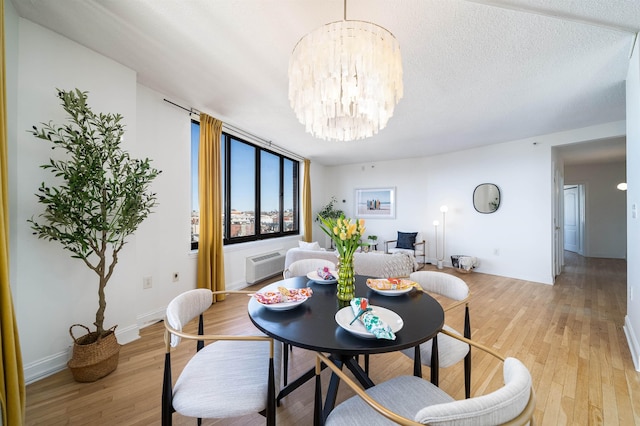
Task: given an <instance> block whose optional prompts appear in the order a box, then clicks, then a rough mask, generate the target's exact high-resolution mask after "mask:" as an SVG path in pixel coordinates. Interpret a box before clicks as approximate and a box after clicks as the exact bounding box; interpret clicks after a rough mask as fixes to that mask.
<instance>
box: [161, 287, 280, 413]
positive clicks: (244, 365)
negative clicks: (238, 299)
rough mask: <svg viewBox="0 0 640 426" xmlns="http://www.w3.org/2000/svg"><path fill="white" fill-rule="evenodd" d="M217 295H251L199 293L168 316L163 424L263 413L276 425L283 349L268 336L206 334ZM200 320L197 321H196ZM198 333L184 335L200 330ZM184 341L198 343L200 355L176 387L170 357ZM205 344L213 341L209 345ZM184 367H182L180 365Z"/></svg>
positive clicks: (189, 294)
mask: <svg viewBox="0 0 640 426" xmlns="http://www.w3.org/2000/svg"><path fill="white" fill-rule="evenodd" d="M215 294H226V295H233V294H241V295H243V297H244V298H245V299H246V294H251V293H250V292H247V291H211V290H208V289H195V290H189V291H186V292H184V293H182V294H180V295H178V296H177V297H175V298H174V299H173V300H172V301H171V302H170V303H169V305H168V306H167V311H166V316H165V321H164V324H165V334H164V340H165V347H166V351H165V361H164V378H163V384H162V425H163V426H167V425H171V423H172V417H173V416H172V414H173V412H178V413H180V414H182V415H184V416H187V417H196V418H198V424H200V423H201V419H203V418H207V419H208V418H228V417H239V416H244V415H246V414H251V413H260V414H262V415H264V416H265V417H266V424H267V425H270V426H271V425H275V424H276V393H277V391H278V389H279V386H280V380H279V379H280V364H281V345H279V344H274V341H273V339H272V338H270V337H267V336H265V335H259V334H257V335H251V336H249V335H225V334H204V321H203V313H204V312H205V311H206V310H208V309H210V308H211V309H215V306H216V305H219V304H222V303H224V302H216V304H214V305H213V307H212V301H213V297H214V295H215ZM196 318H198V320H197V321H193V320H194V319H196ZM196 322H197V332H189V331H185V329H184V328H185V326H187V325H188V324H189V330H190V329H192V328H195V325H196V324H191V323H196ZM182 340H191V341H196V342H197V344H196V348H197V350H196V352H195V354H194V355H193V356H192V357H191V358H190V359H189V361H188V362H187V364H186V365H185V367H184V368H183V369H182V370H181V371H180V374H179V376H178V378H177V380H176V382H175V383H172V374H171V352H172V349H173V348H175V347H177V346H178V345H179V344H180V343H181V341H182ZM205 341H212V343H209V344H207V345H205V344H204V342H205ZM179 365H181V364H179Z"/></svg>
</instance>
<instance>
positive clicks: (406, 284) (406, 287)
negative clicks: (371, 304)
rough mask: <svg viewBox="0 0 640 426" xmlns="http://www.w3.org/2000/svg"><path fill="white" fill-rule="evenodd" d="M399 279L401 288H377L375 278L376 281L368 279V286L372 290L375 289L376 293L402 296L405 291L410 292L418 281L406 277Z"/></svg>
mask: <svg viewBox="0 0 640 426" xmlns="http://www.w3.org/2000/svg"><path fill="white" fill-rule="evenodd" d="M398 281H399V283H398V285H399V286H400V288H398V289H382V288H377V287H376V286H375V284H374V282H375V280H374V281H372V280H367V287H369V288H370V289H371V290H373V291H375V292H376V293H378V294H382V295H384V296H400V295H403V294H405V293H409V292H410V291H411V290H412V289H413V288H414V287H415V285H416V283H414V282H413V281H409V280H405V279H399V280H398Z"/></svg>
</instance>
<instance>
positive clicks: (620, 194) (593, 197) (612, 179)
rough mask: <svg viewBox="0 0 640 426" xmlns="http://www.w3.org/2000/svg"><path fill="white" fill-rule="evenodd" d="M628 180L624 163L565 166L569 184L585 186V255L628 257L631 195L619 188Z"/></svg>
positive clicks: (565, 179) (566, 179)
mask: <svg viewBox="0 0 640 426" xmlns="http://www.w3.org/2000/svg"><path fill="white" fill-rule="evenodd" d="M626 179H627V177H626V170H625V163H624V162H619V163H606V164H588V165H580V166H565V168H564V181H565V184H566V185H571V184H583V185H584V186H585V218H586V221H585V222H586V229H585V237H586V240H585V241H584V255H585V256H587V257H604V258H614V259H624V258H625V257H626V253H627V218H626V195H627V194H626V192H624V191H620V190H618V189H616V185H617V184H619V183H620V182H626Z"/></svg>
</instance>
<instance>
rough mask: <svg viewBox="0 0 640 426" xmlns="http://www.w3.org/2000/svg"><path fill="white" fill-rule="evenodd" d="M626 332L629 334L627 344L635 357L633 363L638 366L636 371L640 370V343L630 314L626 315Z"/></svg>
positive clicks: (632, 356) (626, 334) (632, 357)
mask: <svg viewBox="0 0 640 426" xmlns="http://www.w3.org/2000/svg"><path fill="white" fill-rule="evenodd" d="M622 328H623V329H624V334H625V336H627V344H628V345H629V350H630V351H631V359H633V365H634V367H635V368H636V371H640V345H638V341H637V340H636V334H635V332H634V330H633V327H632V326H631V322H630V321H629V315H625V317H624V327H622Z"/></svg>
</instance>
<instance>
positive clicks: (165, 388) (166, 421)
mask: <svg viewBox="0 0 640 426" xmlns="http://www.w3.org/2000/svg"><path fill="white" fill-rule="evenodd" d="M172 393H173V391H172V389H171V354H170V353H169V352H167V353H165V355H164V377H163V382H162V426H171V422H172V415H173V405H172V403H171V399H172Z"/></svg>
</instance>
